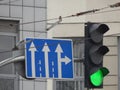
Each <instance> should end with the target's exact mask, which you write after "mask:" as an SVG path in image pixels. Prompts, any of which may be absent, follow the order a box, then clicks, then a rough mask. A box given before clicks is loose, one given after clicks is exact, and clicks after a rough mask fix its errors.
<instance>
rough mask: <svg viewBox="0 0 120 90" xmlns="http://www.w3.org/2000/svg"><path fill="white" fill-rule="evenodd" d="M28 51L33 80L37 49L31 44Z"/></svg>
mask: <svg viewBox="0 0 120 90" xmlns="http://www.w3.org/2000/svg"><path fill="white" fill-rule="evenodd" d="M29 51H31V67H32V77H33V78H35V52H36V51H37V49H36V47H35V45H34V43H33V42H32V43H31V45H30V48H29Z"/></svg>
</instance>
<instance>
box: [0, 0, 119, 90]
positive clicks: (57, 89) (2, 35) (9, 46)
mask: <svg viewBox="0 0 120 90" xmlns="http://www.w3.org/2000/svg"><path fill="white" fill-rule="evenodd" d="M117 2H119V0H112V1H110V0H92V1H88V0H69V1H65V0H47V1H46V0H0V11H1V13H0V41H1V44H0V61H3V60H5V59H7V58H11V57H13V56H14V53H13V48H14V47H15V45H16V44H18V43H19V41H22V40H24V39H25V38H26V37H36V38H62V39H64V38H65V39H72V40H73V54H74V55H73V56H74V71H75V73H74V74H75V78H76V79H74V80H52V79H47V80H45V79H34V80H28V79H25V78H23V77H22V76H21V75H19V74H18V72H17V69H16V68H15V67H16V65H15V64H14V63H11V64H8V65H6V66H3V67H0V90H86V88H84V64H83V58H84V24H85V23H86V22H88V21H90V22H100V23H105V24H108V26H109V27H110V30H109V32H108V33H107V34H106V35H105V37H104V44H105V45H107V46H108V47H109V49H110V52H109V53H108V54H107V55H106V56H105V57H104V66H106V67H107V68H108V69H109V70H110V73H109V75H108V76H107V77H105V81H104V88H103V89H101V90H119V89H120V84H119V82H120V80H119V77H120V69H119V68H120V61H119V60H120V57H119V56H120V55H119V52H120V38H119V33H120V32H119V28H120V25H119V24H120V22H119V19H120V18H119V13H120V12H119V7H118V8H107V9H105V10H102V11H100V12H97V13H92V14H87V15H83V16H79V17H71V18H62V22H61V23H60V24H57V25H56V24H55V25H54V27H52V28H51V29H50V30H48V31H46V28H47V26H48V27H49V26H52V25H53V24H54V23H55V22H56V21H58V20H59V19H55V20H53V19H54V18H59V16H62V17H66V16H69V15H75V14H76V13H79V12H83V11H87V10H92V9H97V8H104V7H108V6H109V5H111V4H114V3H117ZM47 19H48V21H46V20H47ZM20 45H21V44H20ZM21 50H23V51H24V48H22V49H21ZM21 50H18V51H21ZM94 90H97V89H94ZM99 90H100V89H99Z"/></svg>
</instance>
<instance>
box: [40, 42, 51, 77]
mask: <svg viewBox="0 0 120 90" xmlns="http://www.w3.org/2000/svg"><path fill="white" fill-rule="evenodd" d="M42 51H43V52H44V55H45V56H44V57H45V67H46V77H47V78H48V77H49V64H48V52H50V49H49V47H48V45H47V43H45V44H44V47H43V49H42Z"/></svg>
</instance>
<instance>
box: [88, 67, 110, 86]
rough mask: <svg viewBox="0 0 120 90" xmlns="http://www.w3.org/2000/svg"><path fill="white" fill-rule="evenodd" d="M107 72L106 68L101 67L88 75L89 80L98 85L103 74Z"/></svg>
mask: <svg viewBox="0 0 120 90" xmlns="http://www.w3.org/2000/svg"><path fill="white" fill-rule="evenodd" d="M108 73H109V71H108V69H107V68H105V67H103V68H100V69H98V70H97V71H96V72H94V73H92V74H91V75H90V81H91V83H92V84H93V85H94V86H96V87H97V86H100V85H101V84H102V82H103V78H104V76H106V75H107V74H108Z"/></svg>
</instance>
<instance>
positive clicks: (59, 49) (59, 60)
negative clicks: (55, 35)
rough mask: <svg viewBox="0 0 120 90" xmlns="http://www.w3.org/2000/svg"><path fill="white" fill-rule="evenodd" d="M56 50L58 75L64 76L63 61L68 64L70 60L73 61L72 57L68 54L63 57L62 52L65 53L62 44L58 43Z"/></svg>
mask: <svg viewBox="0 0 120 90" xmlns="http://www.w3.org/2000/svg"><path fill="white" fill-rule="evenodd" d="M55 52H56V53H57V56H58V77H59V78H62V66H61V64H62V62H64V63H65V64H68V63H69V62H71V59H69V58H68V57H67V56H65V58H61V53H63V50H62V48H61V46H60V44H58V46H57V48H56V50H55Z"/></svg>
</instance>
